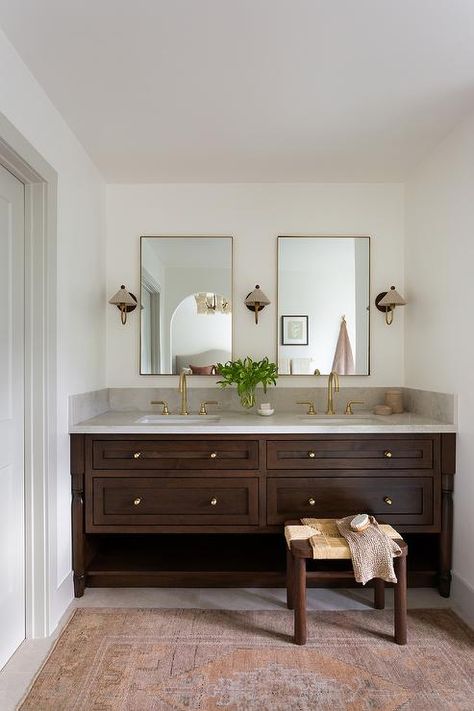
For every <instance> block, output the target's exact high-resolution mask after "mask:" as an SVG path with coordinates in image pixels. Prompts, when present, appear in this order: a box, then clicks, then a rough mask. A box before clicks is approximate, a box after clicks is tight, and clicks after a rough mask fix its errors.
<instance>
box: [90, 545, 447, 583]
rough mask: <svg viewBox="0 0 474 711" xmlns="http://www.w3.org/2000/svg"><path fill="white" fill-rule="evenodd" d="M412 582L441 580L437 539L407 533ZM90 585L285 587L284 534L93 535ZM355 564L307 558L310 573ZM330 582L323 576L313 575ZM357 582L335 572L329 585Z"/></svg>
mask: <svg viewBox="0 0 474 711" xmlns="http://www.w3.org/2000/svg"><path fill="white" fill-rule="evenodd" d="M404 538H405V540H406V541H407V542H408V546H409V556H408V570H409V576H408V579H409V585H411V586H412V587H434V586H436V584H437V561H436V550H437V548H438V545H437V540H435V539H434V538H433V535H430V534H406V535H405V536H404ZM88 547H89V550H90V555H91V558H90V561H89V565H88V568H87V580H86V586H88V587H280V586H283V585H285V564H286V563H285V560H286V559H285V541H284V538H283V535H282V534H274V533H269V534H149V535H140V534H138V535H119V534H118V535H108V536H107V535H100V534H99V535H90V536H88ZM348 569H350V563H348V562H347V561H327V562H325V563H324V564H323V563H321V562H318V564H317V566H316V564H315V563H312V562H311V561H310V562H308V573H311V571H313V570H318V571H319V572H324V571H332V572H335V571H337V570H341V571H343V570H348ZM309 584H310V585H312V586H314V587H326V585H329V583H326V581H325V580H324V578H322V579H321V578H320V579H318V580H310V583H309ZM350 585H352V586H355V585H357V584H356V583H354V582H353V581H348V580H347V578H343V577H341V579H340V580H337V577H336V579H335V580H334V579H333V577H331V581H330V586H331V587H336V586H344V587H348V586H350Z"/></svg>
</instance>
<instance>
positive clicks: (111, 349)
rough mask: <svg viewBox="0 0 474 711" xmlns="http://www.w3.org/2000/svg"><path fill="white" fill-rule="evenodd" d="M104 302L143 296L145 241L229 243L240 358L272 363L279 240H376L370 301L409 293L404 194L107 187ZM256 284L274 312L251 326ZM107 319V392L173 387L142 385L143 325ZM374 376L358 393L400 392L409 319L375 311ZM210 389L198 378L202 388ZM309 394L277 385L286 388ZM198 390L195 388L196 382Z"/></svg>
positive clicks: (308, 187)
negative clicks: (206, 238)
mask: <svg viewBox="0 0 474 711" xmlns="http://www.w3.org/2000/svg"><path fill="white" fill-rule="evenodd" d="M106 194H107V200H106V202H107V208H106V213H107V293H108V294H113V293H114V292H115V291H116V290H117V288H118V287H117V285H120V284H122V283H124V284H126V285H127V287H128V288H129V289H130V290H131V291H134V292H135V293H138V283H139V237H140V235H146V234H148V235H170V236H171V235H233V237H234V298H233V316H234V354H235V356H236V357H238V356H244V355H252V356H255V357H263V356H264V355H268V356H269V357H271V358H273V359H275V358H276V348H277V332H276V331H277V323H276V255H277V244H276V237H277V236H278V235H288V234H289V235H291V234H295V235H298V234H300V235H307V234H319V235H344V234H345V235H370V236H371V237H372V238H373V239H372V270H371V271H372V294H371V301H373V299H374V297H375V295H376V294H377V293H378V292H379V291H382V290H384V291H386V290H387V288H388V287H389V286H390V285H391V284H396V285H397V287H399V288H400V290H401V292H402V293H403V289H404V281H403V262H404V255H403V240H404V189H403V186H402V185H398V184H285V185H283V184H271V183H268V184H259V185H254V184H220V185H217V184H216V185H213V184H212V185H208V184H194V185H172V184H162V185H109V186H107V191H106ZM257 283H258V284H260V285H261V287H262V289H263V291H264V292H265V293H266V294H267V296H268V297H269V298H270V299H271V301H272V304H271V305H270V306H268V307H267V308H266V309H265V311H264V312H263V313H262V314H261V316H260V319H259V325H258V326H255V323H254V315H253V313H251V312H250V311H249V310H248V309H246V308H245V306H244V305H243V301H244V299H245V296H246V295H247V294H248V292H249V291H251V290H252V289H253V288H254V286H255V284H257ZM116 311H117V309H114V308H112V307H110V308H109V309H108V310H107V384H108V385H109V386H110V387H125V386H132V385H135V386H137V385H138V386H148V387H150V386H156V385H158V384H161V385H169V386H174V385H175V379H171V378H169V377H166V376H156V377H154V376H140V375H139V374H138V371H139V368H138V363H139V353H138V348H139V346H138V343H139V319H138V318H137V317H136V312H134V313H133V314H131V318H130V324H129V325H127V327H123V326H122V325H121V324H120V319H119V318H118V317H117V313H116ZM371 331H372V352H371V355H372V359H371V361H372V365H371V370H372V375H371V376H369V377H363V376H362V377H351V378H350V379H348V380H347V382H350V383H351V384H352V385H354V386H356V385H374V386H375V385H401V384H403V367H404V366H403V358H404V341H403V333H404V310H403V309H398V311H397V312H396V315H395V321H394V324H393V326H391V327H390V328H387V326H385V324H384V321H383V315H382V314H381V313H380V312H378V311H376V310H375V309H374V308H373V306H372V328H371ZM208 383H209V380H208V379H206V378H202V379H200V380H199V384H200V385H207V384H208ZM296 383H297V384H298V385H304V384H305V383H306V384H312V383H313V380H312V379H311V378H310V376H308V377H299V378H298V379H295V378H291V377H286V378H281V380H280V384H281V385H282V386H285V385H286V386H292V385H293V386H294V385H295V384H296ZM193 384H194V380H193Z"/></svg>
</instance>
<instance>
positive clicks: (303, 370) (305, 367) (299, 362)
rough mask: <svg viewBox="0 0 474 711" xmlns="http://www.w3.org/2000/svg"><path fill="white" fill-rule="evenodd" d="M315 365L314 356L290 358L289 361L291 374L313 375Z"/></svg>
mask: <svg viewBox="0 0 474 711" xmlns="http://www.w3.org/2000/svg"><path fill="white" fill-rule="evenodd" d="M317 367H318V365H317V363H316V361H315V359H314V358H292V359H291V361H290V370H291V375H314V371H315V370H316V368H317Z"/></svg>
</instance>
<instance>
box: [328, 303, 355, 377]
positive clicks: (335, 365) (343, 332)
mask: <svg viewBox="0 0 474 711" xmlns="http://www.w3.org/2000/svg"><path fill="white" fill-rule="evenodd" d="M332 370H333V371H334V372H335V373H337V374H338V375H354V356H353V355H352V347H351V342H350V340H349V334H348V332H347V324H346V319H345V317H344V318H343V319H342V321H341V328H340V330H339V338H338V339H337V345H336V352H335V353H334V360H333V362H332Z"/></svg>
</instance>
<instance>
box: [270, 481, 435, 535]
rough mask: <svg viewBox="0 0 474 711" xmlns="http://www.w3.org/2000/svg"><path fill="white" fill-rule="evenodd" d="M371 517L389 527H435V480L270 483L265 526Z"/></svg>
mask: <svg viewBox="0 0 474 711" xmlns="http://www.w3.org/2000/svg"><path fill="white" fill-rule="evenodd" d="M357 513H369V514H373V515H374V516H377V517H380V520H381V521H383V522H386V523H391V524H399V525H401V524H404V525H425V526H426V525H431V524H433V479H432V478H431V477H409V478H408V477H407V478H403V477H400V478H397V479H392V478H388V477H382V478H377V479H373V478H370V479H369V478H366V477H351V478H344V477H341V478H339V479H332V478H331V479H330V478H325V477H321V478H319V477H318V478H317V479H315V478H312V479H309V478H298V479H284V478H278V479H277V478H271V479H268V480H267V523H268V524H269V525H274V524H281V523H284V522H285V521H287V520H289V519H294V518H302V517H307V518H311V517H314V518H341V517H342V516H350V515H351V514H354V515H355V514H357Z"/></svg>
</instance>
